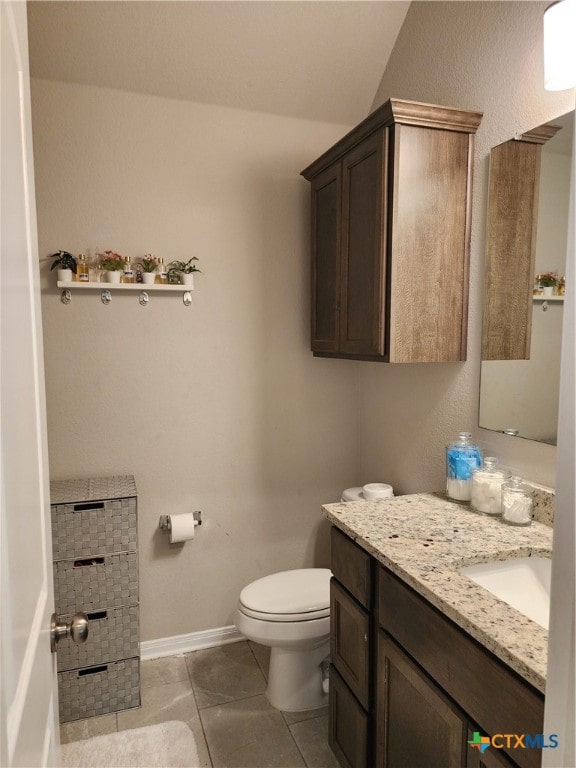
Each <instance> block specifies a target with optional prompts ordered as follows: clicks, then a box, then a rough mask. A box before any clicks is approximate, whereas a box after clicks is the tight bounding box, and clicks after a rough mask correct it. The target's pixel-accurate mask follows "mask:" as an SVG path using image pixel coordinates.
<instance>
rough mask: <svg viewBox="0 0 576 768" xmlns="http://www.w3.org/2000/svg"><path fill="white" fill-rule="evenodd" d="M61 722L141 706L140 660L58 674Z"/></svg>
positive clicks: (126, 660) (100, 665) (127, 660)
mask: <svg viewBox="0 0 576 768" xmlns="http://www.w3.org/2000/svg"><path fill="white" fill-rule="evenodd" d="M58 697H59V700H60V712H59V714H60V722H61V723H68V722H70V721H71V720H80V719H82V718H85V717H95V716H96V715H105V714H107V713H108V712H117V711H119V710H121V709H130V708H131V707H138V706H140V665H139V659H124V660H123V661H115V662H112V663H110V664H99V665H98V666H93V667H86V668H84V669H77V670H74V671H71V672H59V673H58Z"/></svg>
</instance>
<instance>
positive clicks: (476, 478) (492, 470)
mask: <svg viewBox="0 0 576 768" xmlns="http://www.w3.org/2000/svg"><path fill="white" fill-rule="evenodd" d="M497 464H498V459H496V458H494V456H487V457H486V458H485V459H484V466H483V467H480V468H479V469H475V470H474V472H473V473H472V499H471V506H472V509H473V510H475V511H476V512H482V513H483V514H485V515H499V514H500V513H501V512H502V484H503V483H505V482H506V481H507V480H508V479H509V477H510V472H508V470H506V469H503V468H498V467H497Z"/></svg>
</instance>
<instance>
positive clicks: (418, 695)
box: [376, 631, 467, 768]
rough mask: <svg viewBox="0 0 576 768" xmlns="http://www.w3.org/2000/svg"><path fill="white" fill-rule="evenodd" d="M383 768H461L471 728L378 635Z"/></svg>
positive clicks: (385, 638)
mask: <svg viewBox="0 0 576 768" xmlns="http://www.w3.org/2000/svg"><path fill="white" fill-rule="evenodd" d="M377 681H378V682H377V687H378V693H377V696H378V700H377V710H376V712H377V723H378V725H377V728H378V734H377V739H378V746H377V760H376V765H377V766H378V768H430V766H442V768H461V767H462V766H463V765H465V764H466V763H465V759H466V746H467V745H466V735H467V725H466V722H465V720H464V719H463V717H462V716H461V715H460V714H459V713H458V712H457V710H455V708H454V707H453V705H452V704H451V703H450V702H449V701H448V700H447V699H446V697H445V696H444V695H443V694H442V693H441V691H440V690H439V689H438V688H437V687H436V686H435V685H434V684H433V683H432V681H431V680H430V679H429V678H428V677H427V676H426V675H425V674H424V673H423V672H422V671H421V670H420V668H419V667H417V666H416V664H414V662H413V661H412V660H411V659H410V658H409V657H408V656H407V655H406V654H405V653H403V652H402V651H401V649H400V647H399V646H397V645H396V644H395V643H394V642H393V641H392V640H391V639H390V638H389V637H388V636H387V635H386V634H385V633H384V632H382V631H380V632H379V634H378V668H377Z"/></svg>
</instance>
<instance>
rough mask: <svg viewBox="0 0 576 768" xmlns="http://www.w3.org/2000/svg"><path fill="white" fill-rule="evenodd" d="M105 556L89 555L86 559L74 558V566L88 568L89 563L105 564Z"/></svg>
mask: <svg viewBox="0 0 576 768" xmlns="http://www.w3.org/2000/svg"><path fill="white" fill-rule="evenodd" d="M103 564H104V558H103V557H87V558H85V559H84V560H74V568H86V567H87V566H89V565H103Z"/></svg>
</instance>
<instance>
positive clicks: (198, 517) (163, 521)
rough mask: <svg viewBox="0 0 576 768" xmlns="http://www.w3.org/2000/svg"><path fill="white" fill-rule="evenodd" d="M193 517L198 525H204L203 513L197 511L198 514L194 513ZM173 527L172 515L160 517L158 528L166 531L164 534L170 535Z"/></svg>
mask: <svg viewBox="0 0 576 768" xmlns="http://www.w3.org/2000/svg"><path fill="white" fill-rule="evenodd" d="M192 515H193V517H194V520H195V521H196V525H202V512H200V511H198V510H197V511H196V512H192ZM171 527H172V526H171V524H170V515H160V522H159V523H158V528H160V530H161V531H164V533H170V529H171Z"/></svg>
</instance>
